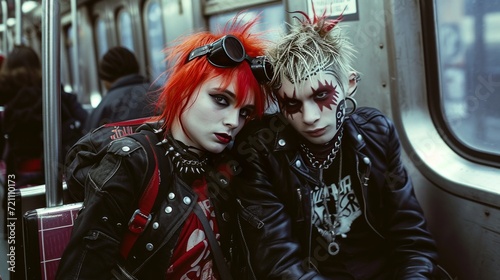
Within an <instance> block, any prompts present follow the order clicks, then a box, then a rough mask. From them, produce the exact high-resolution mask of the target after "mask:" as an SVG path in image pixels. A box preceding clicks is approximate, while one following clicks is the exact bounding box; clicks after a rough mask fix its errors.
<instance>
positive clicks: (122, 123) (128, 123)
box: [103, 117, 151, 127]
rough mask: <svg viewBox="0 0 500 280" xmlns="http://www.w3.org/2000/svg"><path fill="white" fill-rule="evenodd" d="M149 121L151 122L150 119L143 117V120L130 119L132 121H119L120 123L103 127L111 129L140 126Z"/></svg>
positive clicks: (107, 124)
mask: <svg viewBox="0 0 500 280" xmlns="http://www.w3.org/2000/svg"><path fill="white" fill-rule="evenodd" d="M149 120H151V117H144V118H138V119H132V120H125V121H121V122H113V123H106V124H103V126H104V127H112V126H131V125H141V124H144V123H146V122H147V121H149Z"/></svg>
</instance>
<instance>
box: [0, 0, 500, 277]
mask: <svg viewBox="0 0 500 280" xmlns="http://www.w3.org/2000/svg"><path fill="white" fill-rule="evenodd" d="M0 2H1V10H0V56H1V59H2V61H5V59H8V55H9V52H10V50H11V49H12V48H13V47H14V46H16V45H21V44H22V45H28V46H30V47H32V48H33V49H34V50H35V51H36V52H37V54H38V55H39V56H40V58H41V61H42V75H43V76H42V77H43V94H44V104H43V106H44V116H43V117H44V119H43V120H44V133H45V134H44V137H45V138H44V140H45V145H44V155H45V157H46V158H48V159H50V158H52V159H54V158H57V157H61V156H64V155H61V154H60V152H59V151H58V145H57V143H59V142H58V141H59V140H57V139H58V137H61V135H60V128H59V127H58V125H57V123H58V122H59V116H58V115H57V114H55V115H52V113H53V112H57V111H58V110H57V106H59V104H60V102H59V100H58V93H59V92H60V91H61V90H64V91H66V92H68V93H71V94H73V95H75V96H76V97H77V100H78V101H79V102H80V103H81V104H82V105H83V107H84V108H85V109H86V110H87V111H88V112H91V111H92V110H93V109H94V108H95V107H96V106H97V105H98V104H99V102H100V101H101V99H102V97H103V96H104V95H105V94H106V88H105V86H104V84H103V83H102V82H101V81H100V80H99V76H98V62H99V59H100V58H101V57H102V56H103V55H104V53H105V52H106V51H107V50H108V49H109V48H111V47H114V46H123V47H126V48H128V49H129V50H131V51H132V52H134V53H135V54H136V56H137V58H138V62H139V68H140V73H141V74H142V75H144V76H145V77H147V78H148V79H149V80H150V81H151V83H152V84H155V85H157V86H161V85H163V84H164V82H165V81H166V80H167V79H168V77H167V75H166V74H165V71H166V70H167V69H168V65H166V62H165V52H164V51H163V50H164V49H165V47H167V46H169V45H170V44H171V43H173V42H174V41H175V39H176V38H178V37H179V36H183V35H186V34H190V33H192V32H195V31H201V30H214V29H216V28H219V27H220V26H223V25H224V24H225V23H226V22H227V21H228V20H229V19H230V18H231V17H233V16H234V15H236V14H238V13H243V14H244V16H245V18H247V19H248V20H251V19H253V18H255V17H260V21H259V24H258V25H257V26H256V27H255V30H254V32H260V33H262V34H264V35H263V36H265V37H266V39H268V40H269V41H270V42H272V41H273V40H274V38H277V37H278V36H282V34H285V33H286V32H287V28H288V26H287V23H289V22H292V21H294V20H295V19H294V14H293V13H291V12H292V11H306V12H308V13H311V12H312V9H313V6H314V9H315V10H316V11H321V10H327V11H328V13H329V14H332V16H338V15H340V14H343V17H344V19H343V21H342V22H341V23H340V26H341V27H342V28H343V30H346V32H347V33H348V34H349V37H350V39H351V41H352V42H353V44H354V47H355V49H356V59H355V61H354V66H355V69H356V70H357V71H359V73H360V75H361V80H360V82H359V86H358V89H357V93H356V100H357V105H358V106H370V107H375V108H377V109H379V110H380V111H382V112H383V113H384V114H385V115H386V116H388V117H389V118H390V119H391V120H392V121H393V122H394V123H395V126H396V128H397V130H398V133H399V136H400V138H401V144H402V150H403V161H404V165H405V167H406V169H407V172H408V174H409V175H410V177H411V180H412V181H413V185H414V188H415V193H416V196H417V198H418V199H419V202H420V204H421V206H422V208H423V210H424V213H425V216H426V218H427V221H428V228H429V230H430V232H431V233H432V235H433V237H434V238H435V240H436V243H437V246H438V252H439V259H440V263H441V266H442V267H443V268H445V269H446V271H448V273H449V274H450V275H451V279H464V280H469V279H481V280H495V279H500V183H499V182H500V110H499V109H498V108H499V107H500V32H498V30H497V27H498V26H499V25H500V0H489V1H476V0H456V1H453V3H450V2H449V1H447V0H409V1H398V0H372V1H365V0H279V1H276V0H139V1H138V0H60V1H54V0H52V1H50V0H37V1H27V0H1V1H0ZM495 26H497V27H495ZM0 63H1V62H0ZM60 85H62V88H61V87H60ZM0 116H2V117H3V107H2V110H1V115H0ZM1 121H2V127H3V126H5V124H4V123H3V118H2V120H1ZM2 139H3V131H2ZM3 142H4V141H3V140H2V145H3ZM2 151H3V148H2ZM2 160H3V157H2ZM1 169H2V171H3V172H2V173H3V174H2V176H1V183H2V188H0V194H1V197H2V208H1V210H0V211H1V212H2V213H1V215H0V220H1V224H2V225H3V227H2V231H1V234H2V238H0V245H1V249H0V252H1V255H0V278H1V279H3V280H8V279H53V277H54V273H55V270H56V269H57V262H58V260H59V258H60V255H59V256H58V255H57V254H56V255H54V256H48V255H45V251H44V249H45V248H44V246H55V247H57V246H59V245H58V244H59V243H58V240H54V238H57V237H52V236H51V235H50V231H45V232H46V236H45V237H44V235H43V234H42V235H39V239H40V240H38V243H39V244H38V243H34V242H30V241H29V240H27V238H26V229H24V228H23V227H24V226H25V225H24V224H23V219H24V218H23V217H24V215H25V213H27V212H28V211H32V210H35V209H50V208H52V207H60V206H62V205H65V204H67V203H66V198H65V183H64V182H61V180H60V179H59V178H60V174H59V172H60V170H59V169H58V167H57V166H53V167H50V168H49V167H46V169H45V182H44V184H42V185H37V186H19V185H18V184H16V176H15V175H14V174H9V173H8V172H7V170H8V169H7V168H6V166H5V162H3V161H2V165H1ZM75 209H77V208H75ZM43 211H44V210H40V212H43ZM41 232H42V233H43V230H42V231H41ZM44 238H47V242H44V240H43V239H44ZM33 255H34V256H37V261H36V262H37V265H39V266H33V265H31V262H32V260H31V257H32V256H33ZM34 271H35V272H34ZM33 275H36V276H33Z"/></svg>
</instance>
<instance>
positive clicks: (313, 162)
mask: <svg viewBox="0 0 500 280" xmlns="http://www.w3.org/2000/svg"><path fill="white" fill-rule="evenodd" d="M343 135H344V127H342V128H341V129H340V133H339V134H338V136H337V139H336V140H335V143H334V145H333V148H332V150H331V151H330V153H329V154H328V156H326V159H325V160H324V161H323V162H322V163H320V162H319V161H318V160H317V159H316V157H315V156H314V154H313V153H312V152H311V151H310V150H309V148H308V147H307V146H306V145H305V144H304V143H302V144H300V147H301V148H302V150H303V151H304V153H305V154H306V156H307V159H308V160H309V162H310V163H311V166H312V167H314V168H318V169H328V167H330V165H332V163H333V160H334V159H335V157H336V156H337V153H338V151H339V149H340V142H341V140H342V136H343Z"/></svg>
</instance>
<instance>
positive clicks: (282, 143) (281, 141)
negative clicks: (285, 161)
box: [278, 139, 286, 147]
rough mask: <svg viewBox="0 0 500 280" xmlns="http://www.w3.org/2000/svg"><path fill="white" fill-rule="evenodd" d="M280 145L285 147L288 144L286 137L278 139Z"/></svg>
mask: <svg viewBox="0 0 500 280" xmlns="http://www.w3.org/2000/svg"><path fill="white" fill-rule="evenodd" d="M278 145H280V146H281V147H284V146H285V145H286V141H285V139H280V140H278Z"/></svg>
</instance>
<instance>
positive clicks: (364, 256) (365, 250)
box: [311, 149, 387, 279]
mask: <svg viewBox="0 0 500 280" xmlns="http://www.w3.org/2000/svg"><path fill="white" fill-rule="evenodd" d="M341 161H342V168H340V162H341ZM339 172H341V175H340V176H339ZM323 177H324V183H325V186H326V190H327V191H326V190H325V186H323V187H321V186H316V187H314V188H313V194H314V193H315V195H313V197H314V199H315V200H316V201H313V212H314V213H313V224H314V225H315V226H316V228H314V229H313V233H312V250H311V253H312V257H313V261H315V262H316V263H315V265H316V266H317V268H318V270H319V271H320V273H321V274H322V275H324V276H327V277H334V279H385V277H386V276H383V275H381V271H383V270H384V269H383V267H384V266H385V262H386V259H387V256H384V251H387V248H385V247H386V246H387V245H386V244H384V242H383V240H382V239H381V238H380V237H379V236H378V235H377V234H376V233H375V232H374V231H373V230H371V229H370V226H369V225H368V223H367V222H366V219H365V217H364V214H363V209H364V207H363V205H361V203H363V199H362V197H357V196H356V194H355V191H354V190H357V191H356V193H358V194H361V193H362V192H361V185H360V181H359V178H358V175H357V169H356V162H355V154H354V151H352V150H351V149H342V150H341V152H339V153H338V154H337V157H336V159H335V160H334V162H333V164H332V165H331V166H330V167H329V168H328V169H326V170H325V171H324V174H323ZM318 192H320V193H318ZM323 195H326V205H327V206H328V211H326V209H325V207H324V205H325V203H324V202H323ZM334 198H337V199H336V200H337V202H335V199H334ZM337 209H338V212H339V213H337ZM328 213H329V214H331V215H332V216H331V221H332V222H334V221H335V219H337V225H336V226H335V232H336V233H337V235H336V237H335V242H336V243H337V244H338V245H339V252H338V254H337V255H334V256H332V255H330V254H329V253H328V250H327V249H328V242H327V240H326V239H325V238H324V237H323V236H321V234H320V233H319V232H318V230H317V228H318V227H319V228H322V229H326V226H325V222H324V217H325V215H328ZM335 216H336V218H335Z"/></svg>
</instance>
